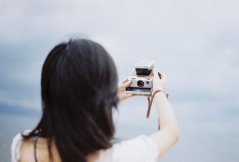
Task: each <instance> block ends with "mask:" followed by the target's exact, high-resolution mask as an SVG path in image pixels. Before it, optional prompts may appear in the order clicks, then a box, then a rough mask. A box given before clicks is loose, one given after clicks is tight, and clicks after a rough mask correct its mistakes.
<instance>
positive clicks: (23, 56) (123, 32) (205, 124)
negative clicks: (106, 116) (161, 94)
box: [0, 0, 239, 162]
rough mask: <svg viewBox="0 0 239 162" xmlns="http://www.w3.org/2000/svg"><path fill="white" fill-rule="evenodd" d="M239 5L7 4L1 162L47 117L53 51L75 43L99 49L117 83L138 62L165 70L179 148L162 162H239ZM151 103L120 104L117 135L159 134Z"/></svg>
mask: <svg viewBox="0 0 239 162" xmlns="http://www.w3.org/2000/svg"><path fill="white" fill-rule="evenodd" d="M238 8H239V1H237V0H217V1H216V0H200V1H196V0H181V1H177V0H157V1H156V0H121V1H114V0H100V1H99V0H88V1H85V0H68V1H66V0H51V1H47V0H41V1H30V0H21V1H17V0H1V1H0V15H1V17H0V29H1V30H0V161H1V162H5V161H10V156H11V154H10V148H11V142H12V139H13V137H14V136H15V135H16V134H17V133H19V132H21V131H24V130H27V129H33V128H34V126H35V125H36V124H37V122H38V120H39V118H40V116H41V99H40V75H41V67H42V64H43V62H44V60H45V58H46V56H47V54H48V52H49V51H50V50H51V49H52V48H53V47H54V46H55V45H56V44H58V43H60V42H62V41H65V40H68V39H69V38H70V37H72V36H80V37H81V36H83V37H87V38H89V39H93V40H95V41H97V42H99V43H100V44H102V45H103V46H104V47H105V48H106V49H107V50H108V52H109V53H110V54H111V55H112V57H113V58H114V60H115V63H116V65H117V68H118V73H119V78H124V77H126V76H127V75H129V74H130V72H131V71H132V68H133V65H134V64H135V63H136V62H137V61H139V60H141V59H154V60H155V61H156V65H155V67H156V68H158V69H159V70H160V71H163V72H164V73H166V75H167V78H168V84H167V88H168V92H169V94H170V96H169V99H170V102H171V104H172V106H173V109H174V111H175V113H176V116H177V119H178V123H179V127H180V135H181V139H180V141H179V142H178V143H177V144H176V145H175V146H174V147H173V148H172V149H171V150H170V151H169V152H168V153H167V154H166V155H165V156H164V157H163V158H162V160H161V161H162V162H176V161H177V162H202V161H203V162H226V161H230V162H237V161H239V149H238V146H239V100H238V99H239V92H238V90H239V89H238V88H239V86H238V83H239V63H238V62H239V10H238ZM146 109H147V99H146V98H144V97H135V98H130V99H128V100H126V101H125V102H123V103H120V105H119V108H118V111H116V112H115V114H114V116H115V124H116V127H117V133H116V137H117V138H119V139H121V140H125V139H129V138H133V137H136V136H138V135H141V134H146V135H149V134H151V133H153V132H154V131H156V129H157V115H156V110H155V107H153V110H152V112H151V117H150V119H146V117H145V116H146Z"/></svg>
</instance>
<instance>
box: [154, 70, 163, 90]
mask: <svg viewBox="0 0 239 162" xmlns="http://www.w3.org/2000/svg"><path fill="white" fill-rule="evenodd" d="M153 73H154V77H153V92H155V91H157V90H163V91H164V90H165V86H166V76H165V74H164V73H162V72H158V70H156V69H155V70H154V71H153Z"/></svg>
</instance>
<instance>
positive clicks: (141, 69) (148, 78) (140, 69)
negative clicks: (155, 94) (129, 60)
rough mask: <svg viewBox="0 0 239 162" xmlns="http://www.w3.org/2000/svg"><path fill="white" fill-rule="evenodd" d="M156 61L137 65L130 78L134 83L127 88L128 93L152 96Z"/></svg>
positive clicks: (142, 62)
mask: <svg viewBox="0 0 239 162" xmlns="http://www.w3.org/2000/svg"><path fill="white" fill-rule="evenodd" d="M153 69H154V61H153V60H142V61H139V62H138V63H136V64H135V66H134V70H133V72H132V73H131V75H130V76H129V77H128V80H131V81H132V83H131V85H130V86H129V87H126V92H127V93H132V94H144V95H150V94H151V93H152V88H153V72H152V70H153Z"/></svg>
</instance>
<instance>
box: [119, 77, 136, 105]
mask: <svg viewBox="0 0 239 162" xmlns="http://www.w3.org/2000/svg"><path fill="white" fill-rule="evenodd" d="M131 83H132V81H130V80H128V78H125V79H123V80H121V81H120V82H119V83H118V96H119V101H120V102H121V101H123V100H125V99H127V98H129V97H132V96H135V95H134V94H130V93H126V92H125V88H126V87H128V86H130V84H131Z"/></svg>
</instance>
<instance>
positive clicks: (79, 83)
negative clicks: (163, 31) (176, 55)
mask: <svg viewBox="0 0 239 162" xmlns="http://www.w3.org/2000/svg"><path fill="white" fill-rule="evenodd" d="M154 73H155V74H157V73H158V72H157V71H154ZM117 82H118V76H117V71H116V67H115V64H114V62H113V60H112V58H111V57H110V55H109V54H108V53H107V51H106V50H105V49H104V48H103V47H102V46H101V45H100V44H98V43H96V42H93V41H91V40H87V39H71V40H70V41H69V42H66V43H61V44H59V45H57V46H56V47H54V48H53V49H52V51H51V52H50V53H49V55H48V56H47V58H46V60H45V63H44V65H43V68H42V77H41V96H42V111H43V114H42V117H41V119H40V121H39V124H38V125H37V126H36V128H35V129H34V130H32V131H25V132H24V133H23V134H22V135H21V134H19V135H17V136H16V137H15V138H14V140H13V144H12V161H14V162H15V161H19V162H28V161H29V162H30V161H31V162H33V161H39V162H49V161H54V162H60V161H62V162H74V161H80V162H93V161H97V162H107V161H109V162H111V161H112V162H114V161H120V162H121V161H122V162H134V161H135V162H139V161H145V162H151V161H157V160H158V159H160V157H162V156H163V155H164V154H165V153H166V152H167V151H168V150H169V148H171V147H172V146H173V145H174V144H175V143H176V142H177V140H178V127H177V123H176V119H175V115H174V113H173V111H172V109H171V107H170V104H169V103H168V100H167V98H166V95H165V93H164V91H163V90H164V89H165V83H166V78H165V75H162V77H161V79H160V78H159V77H158V75H154V80H153V91H154V92H156V91H157V90H160V91H158V93H156V94H155V97H154V101H155V102H156V105H157V108H158V114H159V123H160V127H161V129H160V130H159V131H157V132H155V133H154V134H152V135H151V136H145V135H141V136H139V137H136V138H134V139H131V140H128V141H123V142H120V143H115V144H112V139H113V137H114V133H115V128H114V123H113V119H112V109H113V108H117V104H118V102H120V101H122V100H124V99H127V98H129V97H131V96H133V95H130V94H126V93H125V87H127V86H129V85H130V84H131V82H130V81H127V80H124V81H122V82H120V83H119V84H117Z"/></svg>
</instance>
